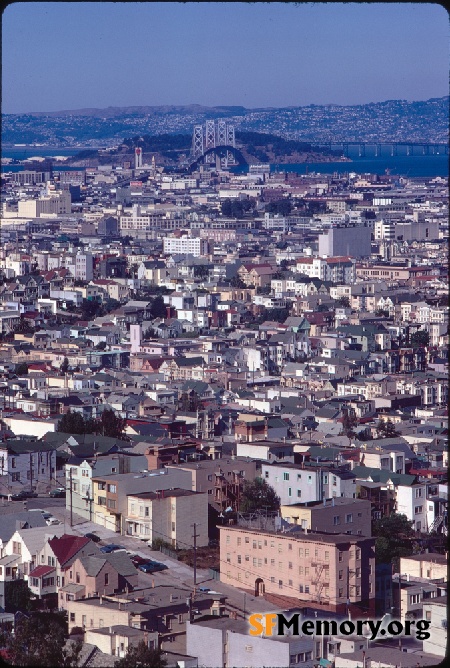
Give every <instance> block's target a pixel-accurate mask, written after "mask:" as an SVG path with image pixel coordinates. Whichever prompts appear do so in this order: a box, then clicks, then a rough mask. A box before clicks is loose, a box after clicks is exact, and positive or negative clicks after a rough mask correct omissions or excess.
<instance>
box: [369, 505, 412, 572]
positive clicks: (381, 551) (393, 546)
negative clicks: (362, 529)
mask: <svg viewBox="0 0 450 668" xmlns="http://www.w3.org/2000/svg"><path fill="white" fill-rule="evenodd" d="M412 527H413V522H410V521H409V520H408V518H407V517H406V515H403V514H400V513H392V514H391V515H390V516H389V517H383V518H382V519H380V520H374V521H373V522H372V535H373V536H374V537H375V539H376V540H375V559H376V562H377V563H379V564H393V565H394V569H395V570H398V568H399V564H400V557H407V556H409V555H410V554H413V551H414V550H413V546H412V538H413V536H414V531H413V528H412Z"/></svg>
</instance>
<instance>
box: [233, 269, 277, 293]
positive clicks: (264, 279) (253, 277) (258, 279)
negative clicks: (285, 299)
mask: <svg viewBox="0 0 450 668" xmlns="http://www.w3.org/2000/svg"><path fill="white" fill-rule="evenodd" d="M237 273H238V276H239V278H240V279H241V280H242V281H243V282H244V283H245V285H246V286H252V285H253V286H254V287H255V288H262V287H264V286H266V285H270V282H271V280H272V276H273V274H274V273H275V270H274V269H273V267H272V266H271V265H270V264H259V265H254V264H247V265H245V264H243V265H242V266H241V267H239V269H238V272H237Z"/></svg>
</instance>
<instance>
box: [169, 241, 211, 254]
mask: <svg viewBox="0 0 450 668" xmlns="http://www.w3.org/2000/svg"><path fill="white" fill-rule="evenodd" d="M208 252H209V244H208V240H207V239H201V238H200V237H191V236H182V237H175V236H173V237H164V239H163V253H164V254H165V255H173V254H179V253H189V254H190V255H193V256H194V257H201V256H202V255H207V254H208Z"/></svg>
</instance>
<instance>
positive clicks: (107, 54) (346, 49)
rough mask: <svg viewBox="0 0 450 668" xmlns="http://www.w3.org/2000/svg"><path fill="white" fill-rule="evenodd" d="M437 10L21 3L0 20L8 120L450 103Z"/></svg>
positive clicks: (442, 21)
mask: <svg viewBox="0 0 450 668" xmlns="http://www.w3.org/2000/svg"><path fill="white" fill-rule="evenodd" d="M448 66H449V19H448V14H447V13H446V11H445V9H444V8H443V7H442V6H441V5H438V4H425V3H424V4H415V3H411V4H401V3H395V4H389V3H384V4H383V3H376V4H363V3H361V4H357V3H355V4H353V3H351V4H344V3H342V4H341V3H322V4H312V3H298V4H294V3H291V4H289V3H287V4H286V3H277V2H273V3H248V4H247V3H234V2H230V3H220V2H210V3H195V2H187V3H184V4H183V3H176V2H172V3H159V2H147V3H146V2H143V3H134V2H129V3H120V2H119V3H110V2H98V3H97V2H93V3H83V2H81V3H78V2H30V3H27V2H18V3H15V4H11V5H9V6H8V7H7V8H6V9H5V11H4V13H3V18H2V112H3V113H23V112H29V111H57V110H63V109H80V108H83V107H100V108H101V107H107V106H129V105H163V104H203V105H208V106H214V105H243V106H245V107H249V108H252V107H270V106H273V107H279V106H291V105H308V104H328V103H336V104H359V103H366V102H379V101H383V100H390V99H406V100H425V99H428V98H430V97H441V96H443V95H447V94H448Z"/></svg>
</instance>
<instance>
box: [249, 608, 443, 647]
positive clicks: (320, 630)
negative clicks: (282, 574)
mask: <svg viewBox="0 0 450 668" xmlns="http://www.w3.org/2000/svg"><path fill="white" fill-rule="evenodd" d="M248 621H249V623H250V631H249V633H250V635H251V636H259V635H261V634H262V633H264V634H265V635H267V636H275V635H278V636H284V635H286V632H289V633H290V635H294V636H299V635H305V636H331V635H333V636H334V635H342V636H360V637H363V638H368V639H369V640H376V639H377V638H380V637H383V636H385V637H389V636H390V637H392V636H412V635H415V637H416V639H417V640H428V638H429V637H430V634H429V633H428V629H429V627H430V622H427V621H426V620H424V619H419V620H417V621H415V620H409V619H407V620H406V621H405V623H404V624H402V622H400V621H398V620H395V619H391V620H390V621H389V622H385V621H384V620H382V619H364V620H363V619H358V620H355V621H352V620H351V619H346V620H344V621H339V622H338V621H336V620H323V619H315V620H307V619H302V617H301V614H300V613H294V614H293V615H292V616H291V617H289V618H288V617H286V616H285V615H283V614H281V613H267V614H259V613H255V614H253V615H250V617H249V620H248ZM367 631H369V633H370V634H371V635H370V636H369V634H368V633H367Z"/></svg>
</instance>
